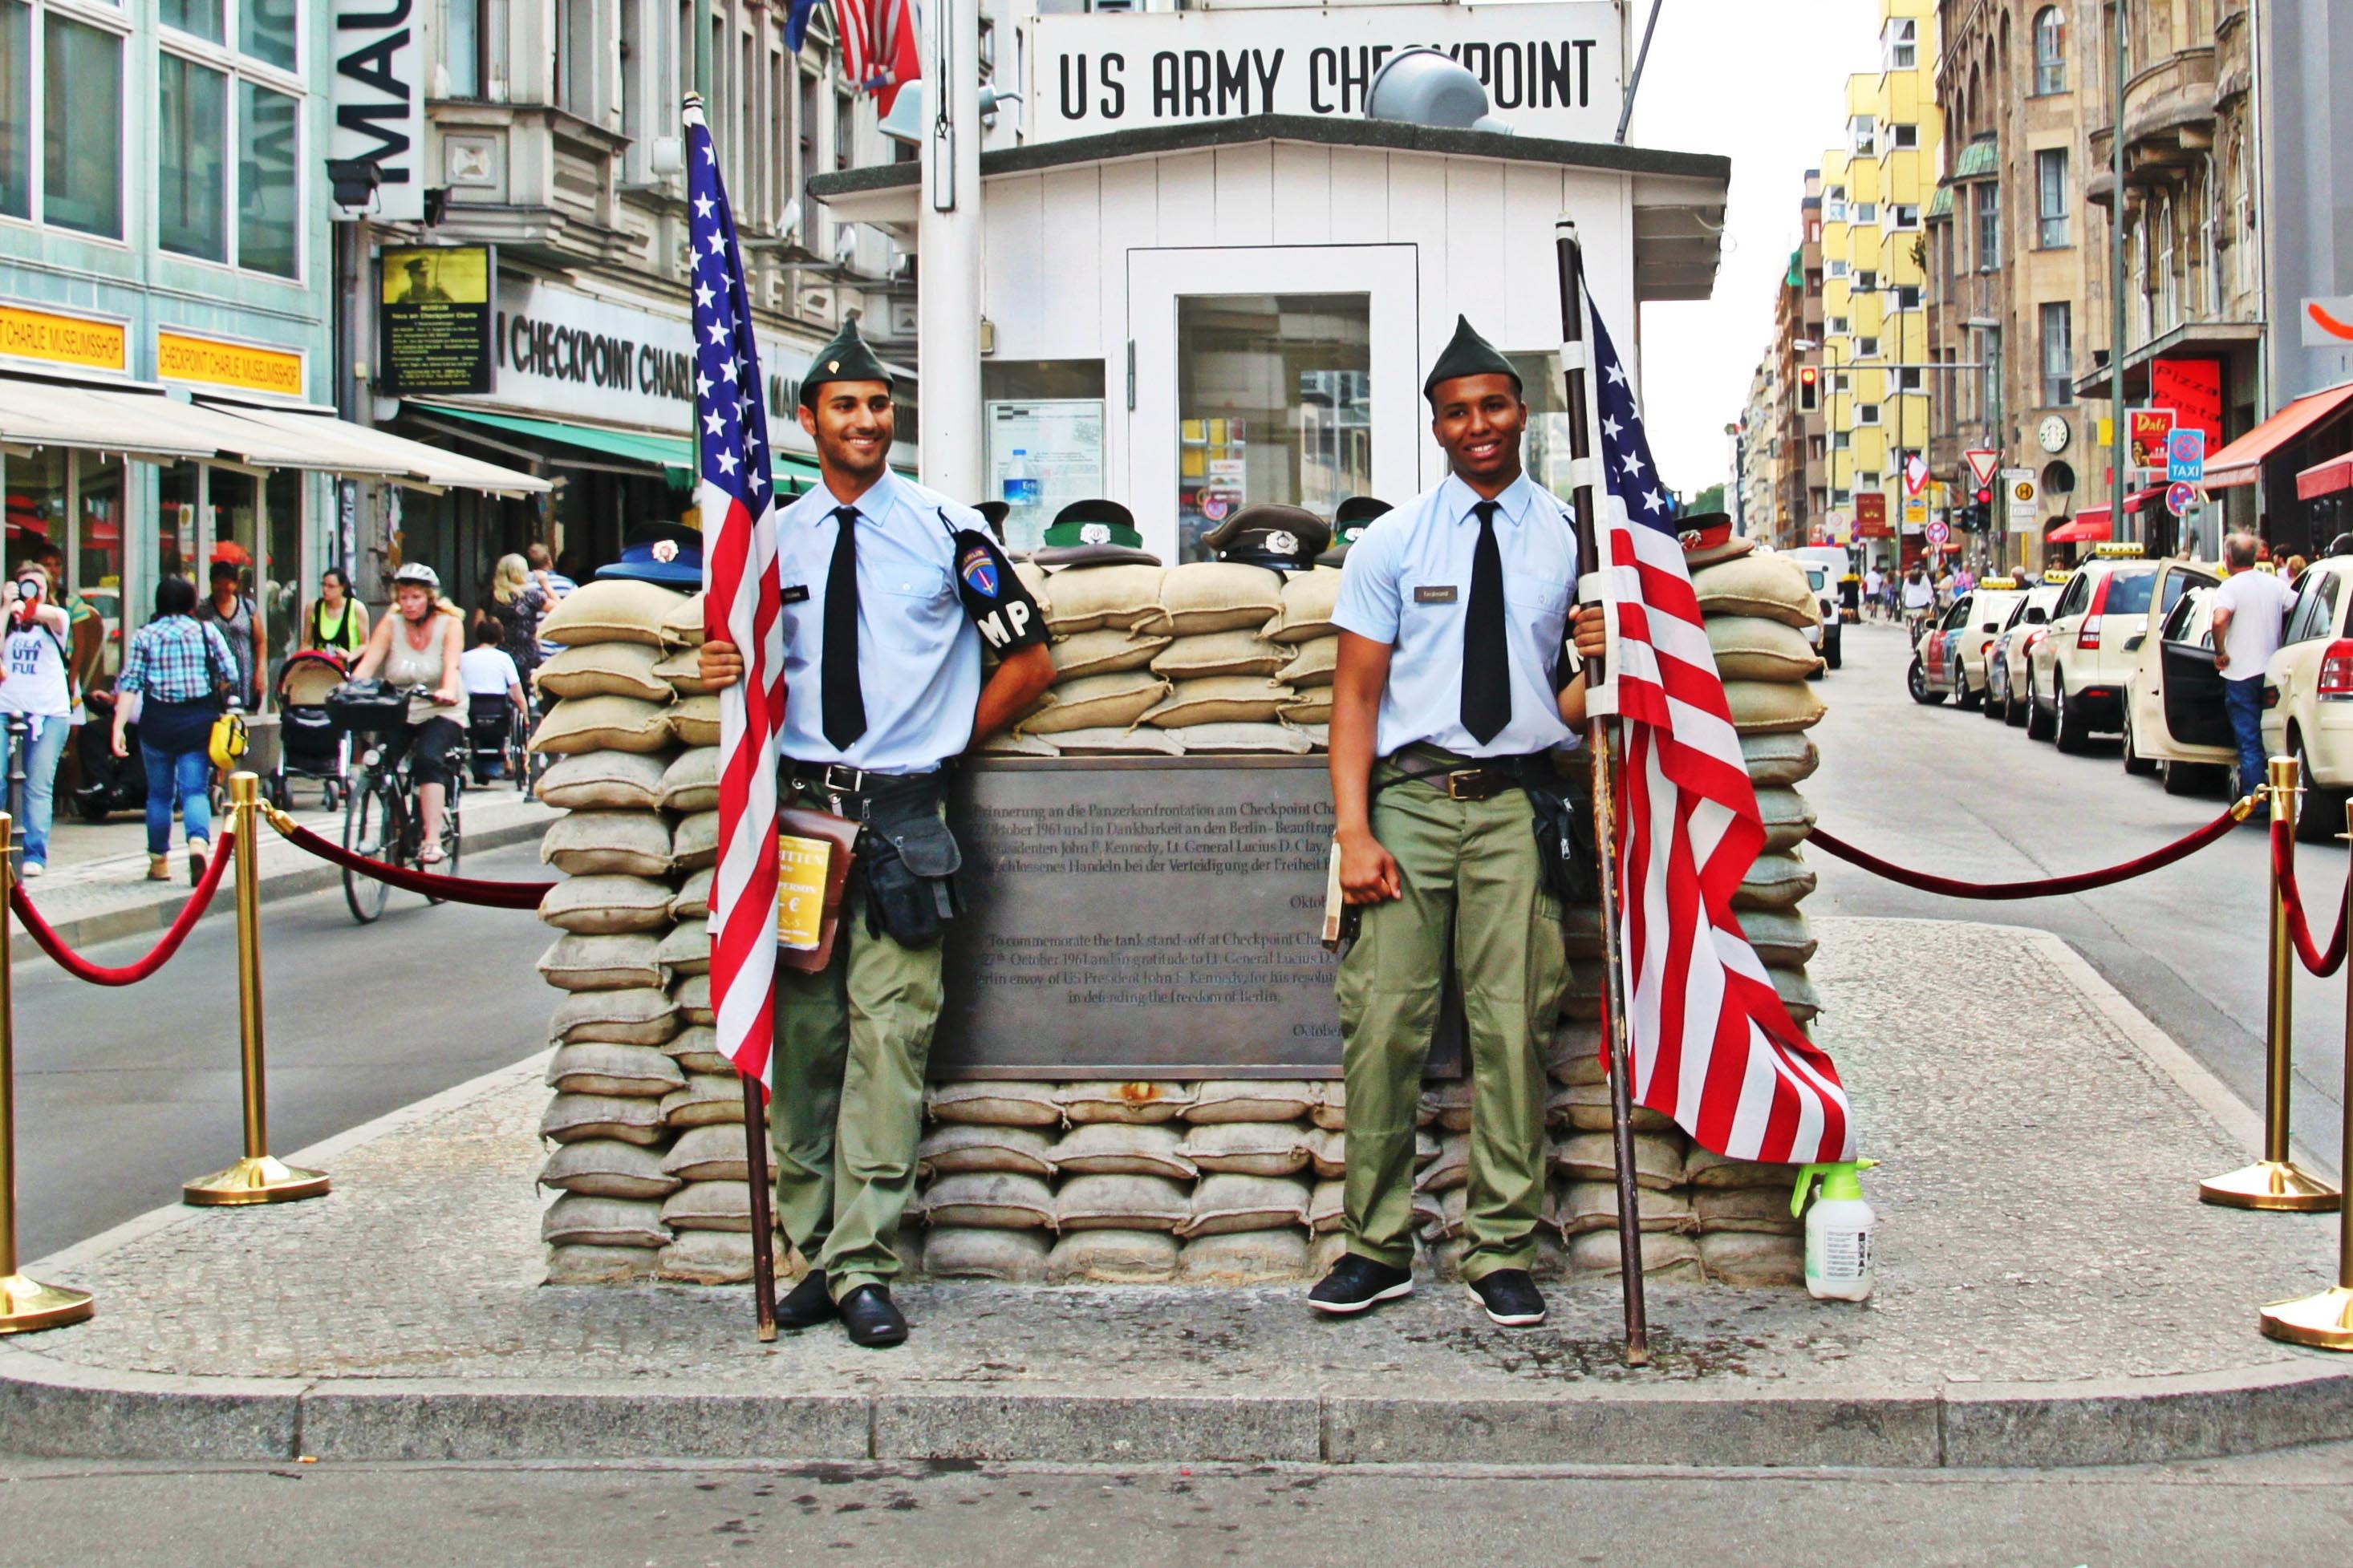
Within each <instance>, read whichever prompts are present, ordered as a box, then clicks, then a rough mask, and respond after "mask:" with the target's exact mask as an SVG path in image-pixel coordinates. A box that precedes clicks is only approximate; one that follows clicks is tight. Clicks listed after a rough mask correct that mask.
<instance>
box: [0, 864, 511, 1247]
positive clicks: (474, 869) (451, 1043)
mask: <svg viewBox="0 0 2353 1568" xmlns="http://www.w3.org/2000/svg"><path fill="white" fill-rule="evenodd" d="M465 869H466V872H467V874H468V875H469V876H474V877H488V878H502V879H515V880H530V879H538V878H543V877H545V876H547V875H548V874H549V873H548V871H547V870H546V868H543V867H542V866H541V865H540V863H539V858H538V847H537V846H536V845H535V844H534V845H525V846H518V847H512V848H508V849H501V850H495V851H493V852H491V853H490V854H487V855H484V856H482V857H480V859H479V860H477V859H476V858H474V857H472V856H469V857H467V859H466V868H465ZM222 896H223V897H224V898H227V896H228V895H227V891H226V890H224V892H223V894H222ZM261 924H262V960H261V962H262V994H263V997H264V999H265V1003H266V1011H265V1015H264V1017H265V1022H266V1026H267V1048H268V1053H269V1134H270V1146H271V1152H274V1153H278V1154H286V1153H290V1152H293V1151H294V1150H296V1149H299V1148H301V1147H302V1146H303V1145H304V1144H306V1143H312V1142H318V1141H319V1140H320V1139H322V1138H326V1137H330V1136H332V1135H333V1134H334V1133H337V1132H341V1131H344V1130H345V1129H347V1128H351V1127H354V1126H357V1125H358V1124H360V1123H361V1122H364V1121H371V1120H373V1119H374V1118H375V1117H378V1116H382V1115H384V1114H385V1112H387V1111H391V1110H398V1109H399V1108H400V1107H402V1106H404V1105H407V1104H409V1103H411V1102H412V1101H415V1100H422V1099H425V1098H426V1097H427V1096H428V1095H431V1094H436V1093H438V1092H439V1091H440V1090H442V1089H447V1088H448V1087H449V1086H450V1085H452V1084H457V1083H462V1082H464V1081H465V1080H466V1079H470V1078H474V1077H477V1076H479V1075H480V1074H482V1073H485V1072H488V1071H490V1070H491V1068H497V1067H502V1066H504V1065H506V1064H507V1063H509V1062H512V1061H515V1060H517V1059H519V1058H522V1057H526V1056H529V1055H530V1054H531V1053H532V1052H533V1051H536V1050H538V1049H540V1048H542V1047H543V1045H544V1043H545V1041H546V1037H547V1017H548V1011H549V1007H550V1005H551V1002H552V999H553V998H554V992H552V991H550V990H548V988H547V987H546V986H545V985H544V984H542V983H541V981H540V978H539V974H538V973H537V971H536V970H534V969H533V967H532V966H533V963H534V962H535V961H536V960H537V959H538V957H539V955H540V953H541V952H543V951H544V950H545V949H546V947H547V943H548V939H549V935H550V933H549V931H548V930H547V928H546V927H545V926H543V925H542V924H540V923H539V921H536V920H534V919H533V918H532V916H531V915H530V913H529V912H528V911H524V912H517V911H515V910H486V909H474V908H470V907H468V906H465V905H460V904H442V905H438V906H435V905H428V904H427V902H426V901H425V900H423V899H421V898H419V897H417V895H415V894H412V893H404V892H399V891H395V892H393V893H392V894H391V896H390V898H389V899H388V900H386V904H385V914H384V918H383V919H382V920H380V921H377V922H376V923H375V924H374V925H372V926H364V927H363V926H360V925H358V924H355V923H354V922H353V920H352V917H351V912H350V910H347V909H346V908H345V907H344V904H343V894H342V893H341V892H340V891H329V892H323V893H314V894H311V895H308V896H306V897H302V898H298V899H289V900H283V901H280V902H274V903H267V904H264V905H263V906H262V910H261ZM153 942H154V933H153V932H149V933H147V934H145V935H142V936H136V937H128V938H125V939H123V940H121V941H119V942H103V943H100V944H98V945H96V946H94V947H93V948H91V949H90V952H89V956H90V958H92V959H94V960H96V961H97V962H98V963H106V964H122V963H131V962H132V961H133V960H134V959H136V958H137V957H139V956H140V955H141V954H142V953H144V952H146V951H147V949H148V948H149V947H150V946H151V945H152V944H153ZM16 952H17V953H18V954H19V955H20V957H19V962H18V963H17V964H16V975H15V978H16V1095H17V1100H16V1142H17V1223H18V1226H19V1234H20V1239H19V1249H20V1251H21V1253H22V1255H23V1257H24V1258H25V1259H26V1260H27V1261H29V1260H31V1259H34V1258H39V1257H41V1256H42V1255H43V1254H45V1253H48V1252H53V1251H56V1250H57V1249H58V1248H59V1247H66V1246H69V1245H70V1244H72V1243H74V1242H76V1241H79V1240H81V1239H82V1238H84V1237H89V1236H92V1235H95V1234H96V1233H97V1232H99V1231H101V1230H104V1229H106V1228H107V1227H108V1226H114V1225H119V1224H121V1222H123V1221H124V1220H127V1219H130V1218H132V1217H133V1216H134V1215H140V1214H143V1213H145V1212H146V1211H147V1210H149V1209H152V1208H154V1207H157V1206H158V1205H164V1204H168V1203H175V1202H177V1201H178V1200H179V1196H180V1184H181V1183H183V1182H185V1181H186V1180H188V1179H189V1178H190V1177H193V1176H200V1175H204V1174H206V1173H210V1172H213V1171H216V1170H219V1169H221V1168H222V1167H224V1166H226V1165H227V1164H229V1163H231V1162H232V1161H234V1160H235V1159H236V1158H237V1156H238V1155H239V1154H240V1153H242V1152H244V1148H243V1138H244V1133H243V1131H242V1129H243V1125H244V1123H243V1121H242V1119H241V1117H240V1114H239V1110H238V1105H239V1100H238V1087H237V1086H238V1071H237V926H236V922H235V921H233V920H227V919H221V918H218V917H215V918H210V919H206V920H205V921H200V922H198V924H197V926H196V929H195V931H193V932H192V933H190V935H189V937H188V941H187V944H186V945H185V946H184V947H183V948H182V949H181V950H180V952H179V953H178V954H177V955H176V956H174V958H173V960H172V962H171V963H169V964H168V965H166V966H165V967H164V970H163V972H162V973H159V974H157V975H155V976H153V978H151V979H148V980H145V981H142V982H141V983H140V984H137V985H133V986H129V987H123V988H107V987H103V986H96V985H90V984H84V983H83V982H81V981H79V980H76V979H75V978H73V977H72V976H71V975H69V974H68V973H65V971H63V970H61V969H59V968H58V967H57V965H55V964H54V963H50V962H49V961H48V959H47V957H45V956H43V955H42V954H41V953H40V952H39V951H38V950H37V949H36V948H34V947H33V945H32V943H31V942H29V941H26V939H24V938H23V937H21V936H19V937H18V938H17V940H16ZM25 955H29V956H25Z"/></svg>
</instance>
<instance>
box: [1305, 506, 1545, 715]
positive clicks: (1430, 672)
mask: <svg viewBox="0 0 2353 1568" xmlns="http://www.w3.org/2000/svg"><path fill="white" fill-rule="evenodd" d="M1479 499H1480V498H1479V495H1478V492H1477V491H1475V490H1473V489H1472V488H1471V487H1470V486H1469V485H1466V484H1464V483H1463V482H1462V481H1461V479H1459V478H1457V477H1456V476H1454V475H1452V474H1449V475H1448V476H1447V477H1446V479H1445V480H1444V482H1442V483H1441V484H1440V485H1439V487H1438V488H1437V489H1433V490H1430V491H1427V492H1425V493H1424V494H1423V495H1421V496H1420V497H1419V499H1417V500H1414V501H1413V502H1412V503H1411V504H1409V505H1407V506H1402V507H1399V508H1398V509H1397V510H1395V511H1390V512H1385V513H1383V514H1382V515H1381V516H1379V517H1377V518H1375V519H1374V520H1373V522H1372V526H1371V527H1369V528H1367V529H1366V530H1365V531H1364V533H1363V534H1362V535H1360V536H1359V537H1358V538H1357V540H1356V543H1354V544H1352V545H1350V546H1349V547H1348V557H1347V560H1346V562H1345V563H1344V565H1343V568H1342V573H1343V574H1342V576H1341V579H1340V603H1339V607H1338V608H1337V609H1336V610H1335V611H1334V612H1333V615H1332V620H1333V624H1334V625H1335V626H1339V627H1340V628H1341V629H1342V630H1343V631H1350V632H1354V633H1356V635H1357V636H1358V637H1370V638H1372V640H1373V641H1375V642H1381V643H1388V644H1389V645H1390V646H1391V647H1392V648H1393V649H1394V650H1395V651H1394V652H1392V653H1391V655H1390V657H1389V679H1388V685H1387V686H1386V687H1384V688H1383V689H1382V691H1381V711H1380V719H1379V722H1378V724H1377V728H1376V730H1375V733H1374V742H1373V743H1374V749H1375V750H1376V751H1377V752H1379V754H1380V755H1382V756H1384V757H1387V756H1394V755H1395V754H1396V753H1397V752H1399V751H1401V750H1402V749H1404V748H1405V747H1407V746H1409V745H1412V744H1413V743H1415V742H1428V743H1430V744H1431V745H1434V746H1442V747H1444V748H1445V749H1446V750H1448V751H1450V752H1459V753H1461V755H1463V756H1466V757H1509V756H1522V755H1525V754H1526V753H1528V752H1544V751H1550V750H1552V749H1553V748H1555V747H1557V746H1567V745H1572V744H1574V743H1575V742H1576V740H1577V735H1576V732H1575V731H1572V730H1570V729H1569V727H1568V726H1567V725H1566V724H1564V723H1562V722H1561V721H1560V706H1559V702H1558V700H1557V699H1556V697H1555V696H1554V694H1553V671H1554V667H1555V666H1556V663H1557V662H1558V660H1559V658H1560V647H1561V634H1562V632H1563V630H1564V629H1565V628H1566V626H1567V624H1568V611H1569V605H1570V601H1571V599H1572V598H1573V597H1574V595H1575V592H1576V584H1577V529H1576V524H1575V523H1574V521H1572V514H1571V512H1570V510H1569V508H1568V506H1567V503H1566V502H1563V501H1561V500H1558V499H1556V497H1554V496H1552V495H1549V494H1547V493H1546V492H1545V491H1544V490H1541V489H1537V488H1536V486H1535V482H1534V481H1533V480H1531V479H1529V478H1528V477H1527V476H1526V475H1525V474H1522V475H1521V476H1520V477H1519V478H1518V479H1514V480H1513V481H1512V482H1511V484H1510V485H1509V486H1508V487H1506V488H1505V489H1504V492H1503V493H1502V494H1501V495H1499V496H1497V497H1496V498H1495V500H1497V502H1499V503H1500V504H1501V507H1502V510H1499V511H1498V512H1497V513H1496V514H1495V545H1496V548H1497V549H1498V550H1499V551H1501V552H1502V553H1503V558H1504V618H1505V626H1504V650H1505V652H1506V654H1507V655H1508V656H1509V658H1510V661H1511V671H1512V721H1511V722H1510V723H1508V724H1506V725H1504V728H1503V729H1502V731H1499V732H1498V733H1497V734H1496V736H1495V738H1494V739H1493V740H1492V741H1489V742H1484V743H1483V744H1482V742H1479V741H1477V740H1474V739H1472V734H1471V731H1468V730H1465V729H1464V728H1463V727H1462V617H1463V616H1465V615H1466V614H1467V613H1469V610H1470V607H1471V557H1472V551H1473V550H1475V549H1476V548H1477V546H1478V543H1479V519H1478V517H1477V516H1476V514H1474V513H1473V512H1472V507H1473V506H1475V505H1476V504H1477V503H1478V501H1479Z"/></svg>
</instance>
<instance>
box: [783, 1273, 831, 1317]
mask: <svg viewBox="0 0 2353 1568" xmlns="http://www.w3.org/2000/svg"><path fill="white" fill-rule="evenodd" d="M839 1316H841V1313H840V1311H839V1309H837V1308H836V1307H835V1306H834V1304H833V1295H832V1293H831V1292H830V1291H828V1289H826V1285H825V1270H824V1269H822V1268H812V1269H810V1270H809V1271H808V1272H807V1273H806V1274H804V1275H802V1276H801V1282H800V1283H799V1284H797V1285H796V1286H794V1287H793V1288H792V1289H791V1290H789V1291H787V1292H786V1294H785V1295H783V1296H780V1297H778V1298H777V1300H776V1327H778V1328H780V1329H813V1328H816V1327H817V1326H818V1324H819V1323H829V1322H831V1321H834V1319H836V1318H838V1317H839Z"/></svg>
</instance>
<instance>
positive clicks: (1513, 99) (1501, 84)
mask: <svg viewBox="0 0 2353 1568" xmlns="http://www.w3.org/2000/svg"><path fill="white" fill-rule="evenodd" d="M1527 90H1528V68H1527V62H1526V61H1525V60H1523V59H1522V58H1520V46H1519V45H1517V44H1497V45H1496V46H1495V79H1494V80H1493V82H1491V83H1489V84H1488V93H1489V96H1491V97H1492V98H1493V99H1494V100H1495V107H1496V108H1498V109H1517V108H1518V107H1519V106H1520V100H1522V99H1523V98H1525V96H1526V95H1527Z"/></svg>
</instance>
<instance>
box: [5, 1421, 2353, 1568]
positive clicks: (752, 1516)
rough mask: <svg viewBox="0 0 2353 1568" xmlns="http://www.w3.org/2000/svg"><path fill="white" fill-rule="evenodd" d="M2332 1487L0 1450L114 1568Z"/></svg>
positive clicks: (2086, 1560)
mask: <svg viewBox="0 0 2353 1568" xmlns="http://www.w3.org/2000/svg"><path fill="white" fill-rule="evenodd" d="M2348 1482H2353V1452H2348V1448H2346V1447H2341V1446H2339V1447H2327V1448H2317V1449H2311V1450H2306V1451H2305V1452H2303V1453H2298V1454H2288V1455H2268V1456H2262V1457H2259V1458H2245V1459H2227V1460H2216V1461H2210V1462H2204V1463H2198V1464H2184V1465H2170V1466H2156V1467H2147V1468H2130V1469H2116V1470H2058V1471H2047V1472H2043V1473H2040V1474H2031V1473H2022V1472H2008V1471H2004V1472H1994V1473H1965V1472H1956V1471H1947V1472H1941V1473H1940V1472H1926V1473H1922V1472H1895V1471H1868V1470H1853V1471H1841V1472H1819V1471H1817V1472H1807V1471H1787V1470H1765V1471H1756V1470H1751V1471H1737V1472H1725V1471H1715V1472H1710V1471H1697V1472H1670V1473H1657V1472H1647V1473H1646V1472H1642V1471H1634V1470H1590V1469H1588V1470H1575V1471H1544V1472H1519V1471H1493V1470H1484V1471H1482V1470H1477V1469H1466V1470H1459V1471H1445V1472H1434V1471H1429V1470H1419V1469H1403V1468H1383V1467H1377V1466H1363V1467H1349V1468H1345V1469H1340V1470H1330V1469H1322V1470H1318V1469H1309V1468H1299V1467H1291V1466H1261V1467H1257V1468H1249V1469H1241V1468H1211V1467H1207V1466H1204V1467H1200V1468H1198V1469H1176V1468H1146V1469H1139V1470H1124V1469H1123V1470H1112V1469H1029V1468H987V1469H983V1468H976V1467H973V1466H969V1465H961V1464H959V1465H938V1466H907V1467H877V1466H847V1465H824V1466H793V1465H790V1464H784V1463H780V1464H779V1465H777V1466H776V1467H774V1468H729V1469H712V1468H684V1467H678V1468H664V1467H657V1466H651V1465H638V1466H630V1467H627V1468H624V1467H619V1466H611V1467H596V1468H537V1467H449V1466H360V1465H354V1466H330V1465H317V1466H309V1465H281V1466H277V1467H273V1468H267V1469H263V1468H239V1469H227V1468H223V1469H211V1470H202V1469H199V1470H187V1469H178V1470H174V1469H161V1468H147V1467H131V1466H122V1467H106V1466H68V1465H59V1464H46V1463H38V1462H19V1463H15V1464H10V1463H7V1462H6V1461H5V1460H0V1518H5V1519H6V1521H8V1523H7V1530H8V1538H9V1544H10V1547H11V1549H12V1551H13V1552H14V1554H15V1555H16V1556H17V1557H18V1558H20V1559H22V1560H25V1561H29V1562H79V1563H109V1564H112V1565H115V1568H151V1565H152V1568H213V1565H215V1564H218V1565H221V1568H232V1565H234V1568H245V1565H246V1564H249V1563H368V1564H370V1565H371V1568H410V1565H412V1564H413V1565H416V1568H443V1565H444V1564H447V1563H499V1564H501V1565H502V1568H505V1565H512V1568H540V1565H545V1568H606V1565H609V1568H623V1565H625V1564H626V1565H627V1568H673V1565H678V1568H684V1565H687V1564H737V1563H892V1564H898V1563H936V1564H941V1565H943V1568H1082V1565H1083V1568H1158V1565H1161V1564H1168V1565H1171V1568H1175V1565H1178V1564H1182V1565H1184V1568H1198V1565H1199V1564H1202V1563H1333V1562H1345V1563H1353V1564H1362V1565H1363V1568H1426V1565H1427V1564H1430V1563H1546V1564H1552V1563H1600V1564H1607V1565H1609V1568H1649V1565H1653V1564H1655V1565H1658V1568H1690V1565H1691V1564H1693V1563H1725V1562H1740V1563H1757V1564H1760V1565H1778V1564H1782V1563H1900V1564H1904V1565H1905V1568H1944V1565H1947V1564H1951V1565H1962V1564H1967V1565H1969V1568H1976V1565H1978V1564H1982V1563H2005V1564H2011V1563H2014V1564H2033V1565H2036V1568H2042V1565H2048V1568H2075V1565H2082V1568H2127V1565H2138V1564H2151V1565H2157V1568H2208V1565H2212V1568H2243V1565H2244V1564H2247V1563H2329V1562H2337V1561H2341V1560H2342V1558H2343V1555H2344V1548H2345V1543H2346V1542H2347V1540H2348V1536H2349V1535H2353V1505H2348V1502H2347V1497H2348V1490H2347V1486H2348Z"/></svg>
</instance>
